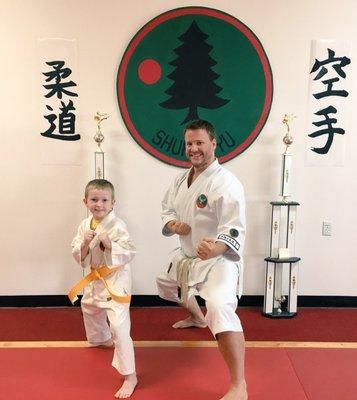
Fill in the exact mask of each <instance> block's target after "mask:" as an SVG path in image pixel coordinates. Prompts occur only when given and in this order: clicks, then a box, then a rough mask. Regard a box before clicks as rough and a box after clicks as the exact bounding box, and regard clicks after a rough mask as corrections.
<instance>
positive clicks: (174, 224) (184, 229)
mask: <svg viewBox="0 0 357 400" xmlns="http://www.w3.org/2000/svg"><path fill="white" fill-rule="evenodd" d="M167 227H168V228H169V229H170V230H171V232H173V233H176V234H177V235H188V234H189V233H190V232H191V227H190V225H188V224H186V222H181V221H178V220H176V219H175V220H173V221H170V222H168V224H167Z"/></svg>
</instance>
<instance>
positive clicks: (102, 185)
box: [84, 179, 115, 199]
mask: <svg viewBox="0 0 357 400" xmlns="http://www.w3.org/2000/svg"><path fill="white" fill-rule="evenodd" d="M91 189H99V190H108V191H110V192H111V193H112V198H113V199H114V197H115V194H114V186H113V184H112V183H111V182H109V181H107V180H106V179H93V180H92V181H90V182H88V183H87V185H86V188H85V190H84V197H85V198H87V197H88V193H89V191H90V190H91Z"/></svg>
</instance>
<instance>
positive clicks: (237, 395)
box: [219, 382, 248, 400]
mask: <svg viewBox="0 0 357 400" xmlns="http://www.w3.org/2000/svg"><path fill="white" fill-rule="evenodd" d="M219 400H248V393H247V385H246V384H245V382H244V385H239V386H233V385H232V386H231V387H230V388H229V390H228V392H227V393H226V394H225V395H224V396H223V397H222V398H220V399H219Z"/></svg>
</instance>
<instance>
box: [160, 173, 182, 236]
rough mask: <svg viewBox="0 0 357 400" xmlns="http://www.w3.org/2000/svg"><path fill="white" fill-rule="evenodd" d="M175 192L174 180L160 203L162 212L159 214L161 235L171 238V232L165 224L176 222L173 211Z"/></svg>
mask: <svg viewBox="0 0 357 400" xmlns="http://www.w3.org/2000/svg"><path fill="white" fill-rule="evenodd" d="M176 191H177V180H175V181H174V182H173V183H172V184H171V186H170V188H169V189H168V190H167V191H166V193H165V196H164V198H163V200H162V202H161V206H162V212H161V219H162V234H163V235H164V236H172V235H173V232H171V230H170V229H168V228H167V224H168V223H169V222H170V221H173V220H178V219H179V218H178V215H177V214H176V211H175V209H174V205H173V202H174V199H175V195H176Z"/></svg>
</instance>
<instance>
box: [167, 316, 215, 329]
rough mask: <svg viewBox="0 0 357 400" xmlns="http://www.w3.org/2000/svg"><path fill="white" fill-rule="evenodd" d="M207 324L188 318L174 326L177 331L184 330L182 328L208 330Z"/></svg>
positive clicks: (203, 321)
mask: <svg viewBox="0 0 357 400" xmlns="http://www.w3.org/2000/svg"><path fill="white" fill-rule="evenodd" d="M206 326H207V324H206V321H205V320H197V319H193V318H192V317H188V318H186V319H183V320H182V321H178V322H176V323H175V324H173V325H172V327H173V328H175V329H182V328H192V327H193V328H206Z"/></svg>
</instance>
